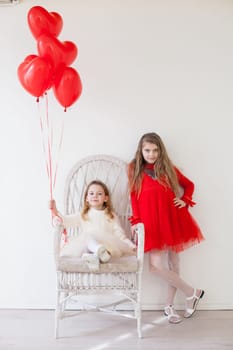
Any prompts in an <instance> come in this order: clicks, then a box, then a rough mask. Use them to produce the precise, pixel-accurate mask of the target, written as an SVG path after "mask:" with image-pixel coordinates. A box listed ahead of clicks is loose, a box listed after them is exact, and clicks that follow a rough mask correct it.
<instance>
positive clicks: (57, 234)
mask: <svg viewBox="0 0 233 350" xmlns="http://www.w3.org/2000/svg"><path fill="white" fill-rule="evenodd" d="M63 231H64V226H63V225H62V223H60V224H59V225H56V227H55V230H54V240H53V242H54V258H55V263H56V264H57V261H58V258H59V256H60V246H61V237H62V233H63Z"/></svg>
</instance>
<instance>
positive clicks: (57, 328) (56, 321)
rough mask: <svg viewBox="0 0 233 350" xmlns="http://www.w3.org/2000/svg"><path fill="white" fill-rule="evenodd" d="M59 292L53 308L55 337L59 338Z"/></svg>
mask: <svg viewBox="0 0 233 350" xmlns="http://www.w3.org/2000/svg"><path fill="white" fill-rule="evenodd" d="M60 294H61V293H60V292H57V301H56V308H55V315H54V316H55V338H56V339H58V338H59V318H60Z"/></svg>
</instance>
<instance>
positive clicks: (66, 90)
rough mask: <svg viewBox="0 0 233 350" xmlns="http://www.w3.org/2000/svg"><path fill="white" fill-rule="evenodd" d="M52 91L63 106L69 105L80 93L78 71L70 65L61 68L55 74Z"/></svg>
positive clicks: (80, 84) (80, 83)
mask: <svg viewBox="0 0 233 350" xmlns="http://www.w3.org/2000/svg"><path fill="white" fill-rule="evenodd" d="M53 91H54V94H55V97H56V98H57V100H58V102H59V103H60V104H61V105H62V106H63V107H65V108H67V107H70V106H71V105H72V104H73V103H74V102H75V101H76V100H77V99H78V98H79V97H80V95H81V93H82V82H81V79H80V76H79V74H78V72H77V71H76V70H75V69H74V68H72V67H65V68H64V69H63V70H61V71H60V72H59V73H58V74H57V76H56V79H55V82H54V85H53Z"/></svg>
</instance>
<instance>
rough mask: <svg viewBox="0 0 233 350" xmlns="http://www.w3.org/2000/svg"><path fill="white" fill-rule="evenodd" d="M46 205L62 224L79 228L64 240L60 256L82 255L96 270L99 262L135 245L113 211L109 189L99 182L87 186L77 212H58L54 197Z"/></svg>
mask: <svg viewBox="0 0 233 350" xmlns="http://www.w3.org/2000/svg"><path fill="white" fill-rule="evenodd" d="M49 207H50V209H51V210H52V213H53V215H54V216H56V217H59V219H60V220H62V222H63V225H64V227H65V228H68V227H77V228H78V229H79V232H78V235H77V236H75V237H72V238H71V239H70V240H69V241H68V242H67V243H65V245H64V247H63V248H62V249H61V256H75V257H83V260H85V261H86V262H87V263H88V265H89V267H90V268H92V270H98V268H99V262H102V263H105V262H107V261H109V259H110V258H111V257H120V256H122V255H125V254H134V253H135V248H136V247H135V245H134V244H133V243H132V242H131V241H130V239H128V238H127V237H126V234H125V232H124V230H123V228H122V227H121V225H120V222H119V219H118V217H117V216H116V214H115V213H114V212H113V208H112V203H111V199H110V194H109V190H108V188H107V186H106V185H105V184H104V183H103V182H101V181H97V180H95V181H92V182H91V183H90V184H89V185H88V186H87V189H86V191H85V194H84V205H83V209H82V211H81V212H79V213H77V214H74V215H62V214H60V213H59V212H58V210H57V208H56V202H55V200H51V201H50V203H49Z"/></svg>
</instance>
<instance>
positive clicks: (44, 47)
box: [37, 34, 78, 72]
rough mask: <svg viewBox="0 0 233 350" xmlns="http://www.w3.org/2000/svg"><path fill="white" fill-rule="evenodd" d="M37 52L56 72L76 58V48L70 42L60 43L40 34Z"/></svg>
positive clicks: (55, 39)
mask: <svg viewBox="0 0 233 350" xmlns="http://www.w3.org/2000/svg"><path fill="white" fill-rule="evenodd" d="M37 50H38V53H39V55H40V56H41V57H43V58H45V59H46V60H48V61H49V62H50V64H51V65H52V66H53V69H54V71H55V72H56V71H57V70H58V68H60V67H62V66H69V65H70V64H71V63H72V62H73V61H74V60H75V58H76V57H77V54H78V49H77V46H76V45H75V44H74V43H72V42H71V41H64V42H61V41H59V40H58V39H57V38H55V37H53V36H52V35H49V34H42V35H41V36H40V37H39V38H38V40H37Z"/></svg>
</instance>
